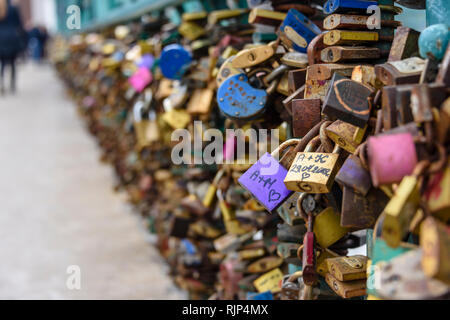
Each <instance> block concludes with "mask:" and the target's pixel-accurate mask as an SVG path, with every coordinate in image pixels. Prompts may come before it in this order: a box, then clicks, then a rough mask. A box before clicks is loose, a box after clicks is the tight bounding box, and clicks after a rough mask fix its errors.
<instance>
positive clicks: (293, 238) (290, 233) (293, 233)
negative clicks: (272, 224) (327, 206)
mask: <svg viewBox="0 0 450 320" xmlns="http://www.w3.org/2000/svg"><path fill="white" fill-rule="evenodd" d="M305 233H306V227H305V225H304V224H299V225H295V226H289V225H288V224H279V225H278V226H277V238H278V240H279V241H281V242H293V243H301V242H302V241H303V237H304V235H305Z"/></svg>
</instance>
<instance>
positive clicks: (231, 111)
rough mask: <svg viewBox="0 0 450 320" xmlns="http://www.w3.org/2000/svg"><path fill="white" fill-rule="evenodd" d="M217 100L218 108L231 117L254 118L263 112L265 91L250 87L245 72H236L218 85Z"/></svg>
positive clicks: (265, 99)
mask: <svg viewBox="0 0 450 320" xmlns="http://www.w3.org/2000/svg"><path fill="white" fill-rule="evenodd" d="M217 102H218V104H219V108H220V110H221V111H222V112H223V113H224V114H225V115H226V116H227V117H229V118H231V119H239V120H244V119H254V118H257V117H260V116H262V115H263V114H264V111H265V109H266V102H267V93H266V91H265V90H260V89H255V88H253V87H251V86H250V84H249V83H248V78H247V76H246V75H245V74H236V75H234V76H231V77H229V78H227V79H226V80H225V81H224V82H223V83H222V85H221V86H220V87H219V90H218V91H217Z"/></svg>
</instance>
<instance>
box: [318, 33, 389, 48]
mask: <svg viewBox="0 0 450 320" xmlns="http://www.w3.org/2000/svg"><path fill="white" fill-rule="evenodd" d="M379 40H380V37H379V34H378V32H373V31H344V30H331V31H328V32H327V33H325V36H324V37H323V43H324V44H326V45H327V46H336V45H341V44H361V43H365V42H368V43H373V42H378V41H379Z"/></svg>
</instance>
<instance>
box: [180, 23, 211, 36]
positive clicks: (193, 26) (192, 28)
mask: <svg viewBox="0 0 450 320" xmlns="http://www.w3.org/2000/svg"><path fill="white" fill-rule="evenodd" d="M178 32H180V34H181V35H182V36H183V37H185V38H186V39H189V40H191V41H194V40H196V39H198V38H200V37H201V36H204V35H205V34H206V30H205V29H204V28H202V27H201V26H200V25H198V24H197V23H195V22H191V21H189V22H188V21H185V22H183V23H182V24H181V25H180V26H179V27H178Z"/></svg>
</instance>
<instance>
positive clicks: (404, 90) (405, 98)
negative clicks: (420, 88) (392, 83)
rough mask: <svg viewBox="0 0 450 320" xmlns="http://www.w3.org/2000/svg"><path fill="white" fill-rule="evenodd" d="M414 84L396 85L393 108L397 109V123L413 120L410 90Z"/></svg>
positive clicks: (401, 123) (402, 123)
mask: <svg viewBox="0 0 450 320" xmlns="http://www.w3.org/2000/svg"><path fill="white" fill-rule="evenodd" d="M413 86H414V85H399V86H397V88H396V90H397V94H396V99H395V108H396V111H397V123H398V124H399V125H404V124H407V123H409V122H413V121H414V117H413V114H412V109H411V90H412V88H413Z"/></svg>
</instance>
